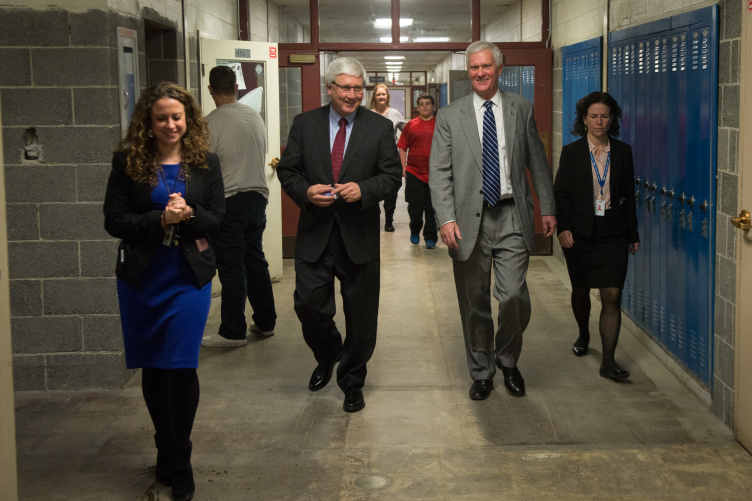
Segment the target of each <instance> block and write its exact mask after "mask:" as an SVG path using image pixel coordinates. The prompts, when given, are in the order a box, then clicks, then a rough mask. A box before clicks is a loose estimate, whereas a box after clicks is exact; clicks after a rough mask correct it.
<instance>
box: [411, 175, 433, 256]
mask: <svg viewBox="0 0 752 501" xmlns="http://www.w3.org/2000/svg"><path fill="white" fill-rule="evenodd" d="M405 202H407V213H408V214H409V215H410V233H412V234H415V235H417V234H419V233H420V230H421V228H423V239H424V240H433V241H434V242H436V241H437V239H438V234H437V233H436V214H435V213H434V211H433V205H432V204H431V190H430V189H429V188H428V183H424V182H423V181H421V180H420V179H418V178H417V176H415V175H414V174H411V173H409V172H408V173H406V174H405ZM424 213H425V215H426V225H425V227H424V226H423V214H424Z"/></svg>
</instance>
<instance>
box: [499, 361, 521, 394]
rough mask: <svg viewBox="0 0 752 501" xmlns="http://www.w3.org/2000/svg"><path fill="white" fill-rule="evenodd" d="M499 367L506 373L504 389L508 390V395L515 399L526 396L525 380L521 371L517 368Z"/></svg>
mask: <svg viewBox="0 0 752 501" xmlns="http://www.w3.org/2000/svg"><path fill="white" fill-rule="evenodd" d="M499 367H501V372H503V373H504V388H506V390H507V393H509V394H510V395H512V396H513V397H523V396H525V380H524V379H522V374H520V370H519V369H518V368H517V367H504V366H503V365H500V364H499Z"/></svg>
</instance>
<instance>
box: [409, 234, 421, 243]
mask: <svg viewBox="0 0 752 501" xmlns="http://www.w3.org/2000/svg"><path fill="white" fill-rule="evenodd" d="M410 243H412V244H413V245H418V244H419V243H420V235H418V234H417V233H411V234H410Z"/></svg>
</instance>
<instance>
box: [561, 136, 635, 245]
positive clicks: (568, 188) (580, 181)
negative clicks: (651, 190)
mask: <svg viewBox="0 0 752 501" xmlns="http://www.w3.org/2000/svg"><path fill="white" fill-rule="evenodd" d="M609 142H610V144H611V161H610V166H609V171H610V173H609V175H610V186H611V209H612V210H613V211H614V224H616V228H615V233H616V235H626V237H627V242H628V243H636V242H639V241H640V236H639V235H638V233H637V213H636V211H635V199H634V165H633V163H632V148H631V147H630V146H629V145H628V144H626V143H623V142H621V141H619V140H617V139H614V138H609ZM554 197H555V199H556V218H557V223H558V230H559V233H561V232H562V231H567V230H569V231H571V232H572V233H573V234H575V235H579V236H582V237H584V238H589V237H590V236H592V234H593V218H594V217H595V215H594V213H593V212H594V209H593V201H594V199H595V198H594V193H593V164H592V163H591V161H590V150H589V147H588V141H587V137H583V138H582V139H579V140H577V141H574V142H572V143H570V144H568V145H566V146H564V148H562V150H561V157H560V159H559V170H558V171H557V173H556V181H555V182H554Z"/></svg>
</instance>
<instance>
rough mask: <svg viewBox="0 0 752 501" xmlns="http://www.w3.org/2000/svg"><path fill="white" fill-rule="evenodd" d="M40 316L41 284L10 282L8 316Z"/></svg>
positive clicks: (34, 281)
mask: <svg viewBox="0 0 752 501" xmlns="http://www.w3.org/2000/svg"><path fill="white" fill-rule="evenodd" d="M41 314H42V282H41V281H39V280H11V281H10V315H11V316H12V317H30V316H37V315H41Z"/></svg>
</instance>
